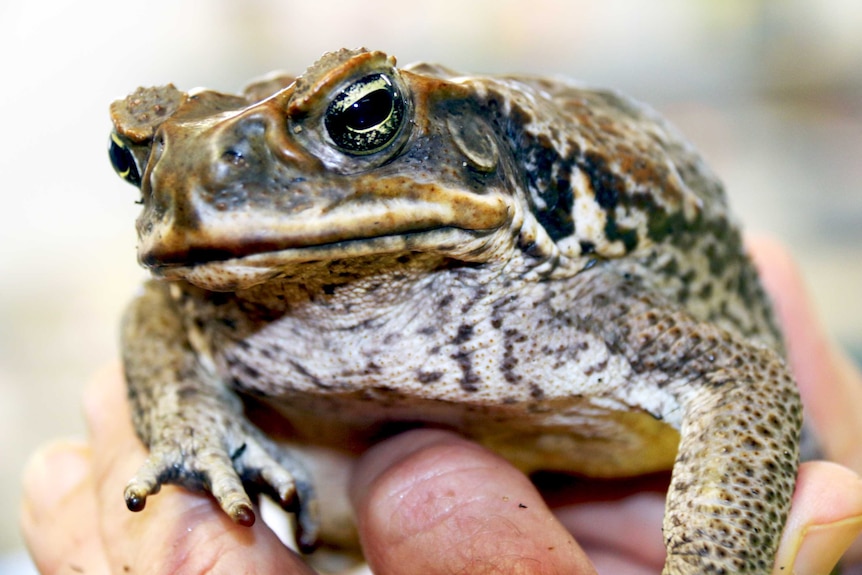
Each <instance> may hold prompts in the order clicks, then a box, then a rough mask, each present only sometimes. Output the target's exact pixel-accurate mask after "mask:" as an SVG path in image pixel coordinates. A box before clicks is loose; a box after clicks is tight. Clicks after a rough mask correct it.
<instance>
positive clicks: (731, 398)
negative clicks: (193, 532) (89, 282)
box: [110, 50, 801, 574]
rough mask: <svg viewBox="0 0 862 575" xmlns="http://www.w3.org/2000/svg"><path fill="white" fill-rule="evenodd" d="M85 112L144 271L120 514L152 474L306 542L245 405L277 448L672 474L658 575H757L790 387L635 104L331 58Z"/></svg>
mask: <svg viewBox="0 0 862 575" xmlns="http://www.w3.org/2000/svg"><path fill="white" fill-rule="evenodd" d="M111 114H112V118H113V122H114V127H115V129H114V131H113V133H112V136H111V149H110V156H111V160H112V162H113V164H114V167H115V168H116V170H117V172H118V173H119V174H120V175H121V176H122V177H123V178H124V179H126V180H127V181H129V182H131V183H133V184H135V185H136V186H138V187H139V188H140V191H141V202H140V203H141V204H142V211H141V214H140V216H139V218H138V220H137V231H138V237H139V244H138V246H139V247H138V257H139V260H140V262H141V264H142V265H143V266H145V267H146V268H148V269H149V270H150V271H151V272H152V275H153V276H154V277H153V279H151V280H150V281H148V282H147V283H146V285H145V286H144V289H143V291H142V292H141V293H140V294H139V295H138V296H137V297H136V298H135V299H134V301H133V302H132V304H131V306H130V308H129V310H128V312H127V314H126V316H125V319H124V322H123V329H122V337H123V341H122V347H123V357H124V363H125V370H126V376H127V379H128V388H129V398H130V401H131V405H132V410H133V417H134V425H135V427H136V429H137V432H138V434H139V435H140V437H141V438H142V440H143V441H144V442H145V443H146V444H147V445H148V446H149V449H150V455H149V459H148V460H147V461H146V463H145V465H144V466H143V467H142V468H141V469H140V471H139V472H138V473H137V475H136V476H135V477H134V478H133V479H132V480H131V482H130V483H129V484H128V486H127V488H126V491H125V497H126V502H127V505H128V506H129V508H130V509H133V510H139V509H142V508H143V506H144V503H145V500H146V498H147V497H148V496H149V495H152V494H154V493H155V492H156V491H158V489H159V486H160V485H161V484H163V483H177V484H181V485H185V486H188V487H191V488H197V489H206V490H208V491H210V492H212V494H213V495H214V496H215V498H216V499H217V500H218V502H219V504H220V505H221V507H222V508H223V509H224V511H225V512H226V513H227V514H228V515H230V517H232V518H233V519H234V520H235V521H238V522H239V523H242V524H250V523H251V522H253V521H254V512H253V506H252V503H251V500H250V498H249V496H248V495H247V494H246V492H245V490H244V486H243V482H244V481H245V482H246V484H247V485H251V484H256V487H255V488H256V489H262V490H264V491H267V492H269V493H271V494H272V495H273V496H274V497H275V499H276V500H277V501H279V502H281V503H283V504H285V505H289V504H290V502H291V501H295V500H296V499H298V505H296V507H295V509H296V514H297V521H298V524H299V528H300V529H299V540H300V544H301V545H302V546H304V547H309V546H311V545H312V544H313V543H314V541H315V540H316V539H317V538H318V537H319V536H320V533H319V529H318V523H317V519H316V516H315V508H316V505H317V502H316V500H315V495H314V486H313V485H312V481H311V480H310V477H309V474H308V472H307V471H306V469H305V467H304V466H303V465H302V463H301V462H300V460H299V459H297V458H296V457H295V456H294V455H293V453H292V452H291V450H289V449H285V448H283V447H282V446H280V445H278V444H276V443H275V442H273V441H271V440H270V439H269V438H268V437H267V436H265V435H264V434H263V433H262V432H261V431H260V430H259V429H258V428H256V427H255V426H253V425H252V424H251V423H249V421H248V420H247V419H246V417H245V415H244V411H243V403H242V401H241V399H240V398H241V397H253V398H255V399H256V400H258V401H264V402H267V403H268V404H271V405H273V406H276V408H277V409H278V410H279V412H280V413H281V414H282V415H283V416H284V418H285V421H286V423H285V426H286V429H288V430H289V433H290V435H291V436H292V437H293V438H294V439H295V440H296V441H298V442H317V443H322V444H326V445H330V446H341V447H346V446H349V447H350V448H352V449H355V448H357V447H358V448H361V447H362V446H364V445H368V444H370V443H371V442H372V441H374V440H375V439H377V438H379V437H381V436H382V435H383V434H385V433H386V430H387V429H391V425H392V424H393V423H394V422H410V423H411V424H418V423H424V424H427V425H434V426H442V427H446V428H451V429H455V430H458V431H460V432H461V433H463V434H464V435H466V436H468V437H471V438H473V439H475V440H477V441H479V442H481V443H482V444H484V445H486V446H488V447H490V448H492V449H494V450H496V451H497V452H499V453H501V454H502V455H504V456H505V457H506V458H508V459H509V460H511V461H512V462H513V463H514V464H515V465H517V466H518V467H520V468H521V469H523V470H524V471H525V472H532V471H535V470H544V469H550V470H560V471H567V472H573V473H578V474H584V475H589V476H596V477H622V476H632V475H637V474H643V473H648V472H652V471H656V470H660V469H669V468H671V467H672V468H673V473H672V480H671V486H670V490H669V494H668V498H667V508H666V515H665V520H664V538H665V542H666V545H667V551H668V558H667V563H666V566H665V571H664V572H665V573H674V574H694V573H758V574H765V573H768V572H769V571H770V570H771V566H772V563H773V560H774V559H773V558H774V553H775V549H776V546H777V543H778V537H779V535H780V533H781V530H782V528H783V524H784V521H785V517H786V514H787V511H788V506H789V501H790V496H791V492H792V491H793V486H794V481H795V475H796V469H797V459H798V443H799V433H800V426H801V409H800V403H799V398H798V395H797V391H796V388H795V384H794V381H793V379H792V378H791V376H790V374H789V373H788V369H787V367H786V365H785V362H784V360H783V358H782V353H783V352H782V344H781V341H780V335H779V332H778V329H777V328H776V325H775V323H774V321H773V319H772V316H771V312H770V309H769V304H768V302H767V301H766V298H765V296H764V293H763V292H762V290H761V287H760V284H759V282H758V278H757V275H756V272H755V270H754V268H753V266H752V264H751V262H750V261H749V259H748V258H747V256H746V255H745V252H744V249H743V245H742V243H741V240H740V235H739V232H738V231H737V228H736V227H735V225H734V223H733V220H732V218H731V216H730V215H729V213H728V208H727V204H726V201H725V195H724V192H723V189H722V186H721V185H720V183H719V182H718V180H717V179H716V178H715V176H714V175H713V174H712V173H711V172H710V170H709V169H708V168H707V167H706V166H705V165H704V163H703V161H702V160H701V158H700V157H699V156H698V155H697V153H696V152H695V151H694V150H693V149H692V148H691V147H690V146H689V145H688V144H687V143H686V142H685V141H684V140H683V139H682V138H681V137H680V136H679V135H677V134H676V133H675V131H674V130H673V129H672V128H671V127H669V126H668V124H667V123H665V122H664V121H663V120H662V119H661V118H659V117H658V116H657V115H656V114H655V113H654V112H652V111H650V110H649V109H647V108H646V107H644V106H642V105H640V104H637V103H635V102H633V101H631V100H629V99H626V98H625V97H623V96H621V95H619V94H616V93H614V92H611V91H603V90H593V89H586V88H583V87H580V86H578V85H576V84H574V83H570V82H567V81H564V80H560V79H553V80H552V79H544V78H535V77H524V76H499V77H481V76H462V75H458V74H456V73H454V72H452V71H450V70H448V69H445V68H443V67H440V66H435V65H428V64H418V65H413V66H408V67H405V68H396V67H395V60H394V59H393V58H390V57H388V56H386V55H385V54H382V53H380V52H370V51H365V50H353V51H348V50H342V51H339V52H335V53H330V54H327V55H325V56H323V57H322V58H321V59H320V60H319V61H318V62H317V63H315V64H314V65H313V66H311V67H310V68H309V69H308V70H307V71H306V72H305V73H304V74H303V75H302V76H300V77H298V78H296V79H294V78H292V77H288V76H278V75H276V76H272V77H269V78H267V79H264V80H261V81H258V82H256V83H254V84H252V85H251V86H250V87H249V88H247V89H246V91H245V93H244V94H242V95H228V94H223V93H218V92H214V91H209V90H203V91H195V92H189V93H186V92H182V91H180V90H178V89H177V88H175V87H173V86H172V85H168V86H164V87H159V88H147V89H145V88H141V89H139V90H138V91H136V92H135V93H133V94H131V95H130V96H129V97H127V98H126V99H124V100H119V101H117V102H114V104H113V105H112V107H111ZM677 446H678V449H677ZM324 536H325V534H324Z"/></svg>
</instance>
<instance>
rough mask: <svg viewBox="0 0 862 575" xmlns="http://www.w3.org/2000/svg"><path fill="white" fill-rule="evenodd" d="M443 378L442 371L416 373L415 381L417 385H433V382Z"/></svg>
mask: <svg viewBox="0 0 862 575" xmlns="http://www.w3.org/2000/svg"><path fill="white" fill-rule="evenodd" d="M442 377H443V372H442V371H417V372H416V379H417V380H418V381H419V383H422V384H425V385H427V384H429V383H434V382H435V381H440V378H442Z"/></svg>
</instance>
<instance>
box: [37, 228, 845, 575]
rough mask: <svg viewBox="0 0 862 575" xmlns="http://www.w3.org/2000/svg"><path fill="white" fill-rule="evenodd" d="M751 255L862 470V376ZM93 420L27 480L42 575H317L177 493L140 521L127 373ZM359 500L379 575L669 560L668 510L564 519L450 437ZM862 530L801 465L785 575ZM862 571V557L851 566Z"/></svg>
mask: <svg viewBox="0 0 862 575" xmlns="http://www.w3.org/2000/svg"><path fill="white" fill-rule="evenodd" d="M752 248H753V249H754V251H755V255H756V256H757V259H758V261H759V262H761V263H762V265H761V268H762V271H763V274H764V281H765V283H766V285H767V287H768V288H770V291H771V292H772V293H773V295H774V298H775V299H776V300H777V306H778V309H779V313H780V315H781V317H782V320H783V323H784V325H785V330H786V332H787V337H788V342H789V349H790V355H791V362H792V364H793V368H794V371H795V372H796V374H797V378H798V380H799V385H800V389H801V392H802V394H803V398H804V401H805V402H806V404H807V407H808V410H809V414H810V417H811V419H812V421H813V423H814V427H815V429H816V430H817V431H818V433H819V435H820V437H821V439H822V440H823V444H824V447H825V450H826V455H827V456H828V457H829V458H830V459H832V460H834V461H837V462H839V463H842V464H844V465H847V466H848V467H850V468H851V469H854V470H855V471H856V472H859V471H862V440H860V439H862V422H860V421H858V420H857V416H856V414H858V413H860V412H862V381H860V376H859V374H858V372H856V371H855V370H854V369H853V367H852V366H851V365H850V363H849V362H848V361H847V360H846V358H843V357H842V356H841V355H840V354H839V353H838V352H837V351H836V350H835V349H834V348H833V347H830V346H829V345H828V342H827V340H826V339H825V338H824V337H823V335H822V331H821V330H820V329H819V327H818V325H817V322H816V319H815V317H814V315H813V313H812V311H811V308H810V306H809V305H808V304H807V300H806V298H805V295H804V293H803V289H802V287H801V285H802V284H801V282H800V280H799V278H798V276H797V275H796V273H795V271H794V269H793V267H792V265H790V264H789V260H788V259H787V258H786V256H785V255H784V254H783V251H781V250H780V249H779V248H777V247H776V246H775V245H774V244H770V243H768V242H762V241H761V242H757V243H755V244H753V246H752ZM815 386H816V387H815ZM85 407H86V414H87V420H88V424H89V430H90V436H89V441H88V442H87V443H86V444H82V443H74V442H68V441H66V442H61V443H55V444H53V445H51V446H49V447H46V448H44V449H42V450H41V451H40V452H39V453H37V454H36V455H35V456H34V458H33V459H32V460H31V462H30V464H29V465H28V468H27V470H26V472H25V475H24V487H25V494H24V506H23V511H22V527H23V530H24V534H25V538H26V540H27V543H28V546H29V547H30V550H31V553H32V555H33V557H34V560H35V561H36V564H37V567H38V568H39V570H40V571H41V572H42V573H45V574H54V573H63V572H67V571H68V570H70V569H71V570H73V571H83V572H86V573H91V574H92V573H124V572H130V573H131V572H134V573H178V572H182V573H205V572H206V573H221V572H224V573H234V572H245V573H269V572H272V573H311V572H312V571H311V569H310V568H308V567H307V566H306V565H305V564H304V563H303V562H302V560H301V559H300V558H299V557H298V556H296V555H294V554H292V553H291V552H290V551H288V550H287V549H286V548H284V547H283V546H282V545H281V543H280V542H279V541H278V540H277V538H276V537H275V536H274V535H273V534H272V532H271V531H269V529H268V528H267V527H266V526H265V525H264V524H263V523H261V522H258V523H257V524H256V525H255V526H253V527H251V528H245V527H240V526H237V525H235V524H233V523H232V522H231V521H230V520H229V519H228V518H227V517H226V516H225V515H224V514H223V513H222V512H221V511H220V510H219V509H218V506H217V505H216V504H215V503H214V502H213V501H212V499H211V498H210V497H209V496H206V495H202V494H195V493H190V492H188V491H186V490H183V489H179V488H174V487H166V488H164V489H163V490H162V493H161V494H159V495H158V496H157V497H154V498H152V500H151V501H149V502H148V506H147V510H146V515H143V516H142V515H138V514H132V513H129V512H128V511H127V510H126V509H125V506H124V505H123V504H122V500H121V498H120V497H121V495H120V494H121V493H122V486H123V485H124V484H125V482H126V480H127V479H128V478H129V477H131V476H132V475H133V474H134V471H135V470H136V469H137V466H138V465H139V463H140V462H141V461H142V460H143V459H144V457H145V451H144V448H143V446H142V445H141V444H140V442H139V441H138V439H137V438H136V437H135V435H134V433H133V431H132V429H131V426H130V423H129V422H130V417H129V414H128V408H127V407H126V401H125V397H124V386H123V382H122V377H121V375H120V373H119V370H117V369H116V368H115V369H113V370H111V371H108V372H105V373H103V374H101V375H100V376H99V377H98V378H97V379H96V381H95V382H94V384H93V385H91V386H90V387H89V388H88V391H87V393H86V397H85ZM351 497H352V500H353V503H354V506H355V508H356V511H357V516H358V520H359V527H360V532H361V534H362V542H363V547H364V552H365V554H366V556H367V558H368V559H369V561H370V563H371V564H372V566H373V568H374V571H375V573H377V575H385V574H397V573H417V572H421V573H450V572H469V573H479V574H481V573H490V572H495V573H506V572H536V573H539V572H565V573H585V574H586V573H595V572H596V571H598V572H599V573H614V574H630V575H636V574H642V573H643V574H646V573H658V572H659V570H660V568H661V565H662V562H663V553H664V550H663V546H662V542H661V529H660V526H661V516H662V511H663V500H662V497H661V496H659V495H657V494H654V493H652V494H651V493H641V494H637V495H634V496H632V497H629V498H626V499H623V500H621V501H617V502H612V503H599V502H594V503H587V504H580V505H569V506H564V507H560V508H558V509H556V510H553V511H552V510H550V509H549V508H548V507H547V506H546V505H545V503H544V502H543V500H542V498H541V496H540V495H539V493H538V492H537V491H536V490H535V488H534V487H533V486H532V484H531V483H530V482H529V481H528V480H527V479H526V478H525V477H524V476H523V475H522V474H521V473H519V472H518V471H517V470H515V469H513V468H511V467H510V466H509V465H508V464H507V463H506V462H505V461H503V460H501V459H500V458H499V457H497V456H496V455H494V454H491V453H489V452H487V451H486V450H484V449H482V448H480V447H478V446H476V445H475V444H472V443H470V442H467V441H465V440H463V439H460V438H458V437H457V436H454V435H452V434H448V433H443V432H439V431H430V430H420V431H413V432H410V433H407V434H402V435H399V436H397V437H395V438H393V439H391V440H388V441H386V442H384V443H382V444H380V445H378V446H376V447H375V448H374V449H372V450H371V451H370V452H369V453H367V454H366V455H365V456H364V457H363V458H362V460H361V461H360V463H359V465H358V466H357V467H356V470H355V473H354V476H353V483H352V492H351ZM596 525H601V526H602V528H601V529H596ZM812 526H821V527H815V528H812ZM826 526H832V529H829V528H827V527H826ZM860 528H862V481H860V480H859V478H858V477H857V476H856V475H855V473H853V472H851V471H849V470H848V469H846V468H844V467H841V466H839V465H836V464H833V463H823V462H815V463H809V464H805V465H803V466H802V468H801V469H800V474H799V481H798V485H797V490H796V494H795V495H794V499H793V509H792V511H791V516H790V518H789V520H788V524H787V529H786V530H785V535H784V538H783V540H782V545H781V549H780V550H779V554H778V557H779V563H780V564H781V566H782V567H783V569H782V570H780V571H779V567H778V566H777V567H776V573H779V572H781V573H785V574H786V573H797V574H799V575H805V574H812V575H813V574H818V575H819V574H824V573H827V572H828V571H829V569H830V568H831V563H834V561H835V560H837V558H838V557H840V555H841V553H842V552H843V550H844V549H845V548H846V547H847V545H848V544H850V542H851V541H852V540H853V538H854V537H855V536H856V533H857V532H858V531H859V529H860ZM567 529H568V530H571V532H573V533H574V534H575V536H576V538H577V539H578V541H580V543H581V545H582V547H581V546H579V545H578V544H577V543H575V540H574V539H573V538H572V537H571V536H570V534H569V531H567ZM806 533H807V536H806ZM585 552H586V554H585ZM587 556H589V557H590V560H588V559H587ZM794 558H795V559H794ZM860 559H862V553H860V552H859V550H857V549H853V550H851V555H848V557H847V561H848V562H849V563H852V562H856V561H860ZM794 560H795V563H794ZM590 561H591V562H590ZM790 565H794V568H795V571H792V570H790V568H789V566H790Z"/></svg>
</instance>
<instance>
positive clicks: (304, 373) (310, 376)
mask: <svg viewBox="0 0 862 575" xmlns="http://www.w3.org/2000/svg"><path fill="white" fill-rule="evenodd" d="M287 363H289V364H290V365H291V367H293V369H295V370H296V371H297V373H299V374H300V375H301V376H303V377H304V378H306V379H307V380H308V381H310V382H311V383H313V384H314V385H315V386H317V387H320V388H322V389H330V388H331V387H332V386H331V385H327V384H325V383H323V381H322V380H321V379H320V378H319V377H317V376H316V375H314V374H313V373H311V372H309V371H308V370H307V369H306V368H305V366H303V365H302V364H301V363H299V362H298V361H296V360H293V359H288V360H287Z"/></svg>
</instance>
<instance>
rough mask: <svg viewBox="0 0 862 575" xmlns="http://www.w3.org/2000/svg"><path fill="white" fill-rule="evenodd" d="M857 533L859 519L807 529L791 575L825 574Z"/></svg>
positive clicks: (861, 521) (861, 525) (861, 523)
mask: <svg viewBox="0 0 862 575" xmlns="http://www.w3.org/2000/svg"><path fill="white" fill-rule="evenodd" d="M860 532H862V517H851V518H850V519H845V520H843V521H836V522H835V523H827V524H825V525H812V526H811V527H808V528H807V529H806V530H805V534H804V535H803V537H802V545H801V546H800V547H799V551H798V552H797V554H796V560H795V561H794V562H793V571H792V573H793V575H823V574H824V573H829V572H830V571H831V570H832V569H833V568H834V567H835V565H837V564H838V561H839V560H840V559H841V556H842V555H844V552H845V551H846V550H847V548H848V547H850V544H851V543H853V540H854V539H856V537H857V536H858V535H859V533H860Z"/></svg>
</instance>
